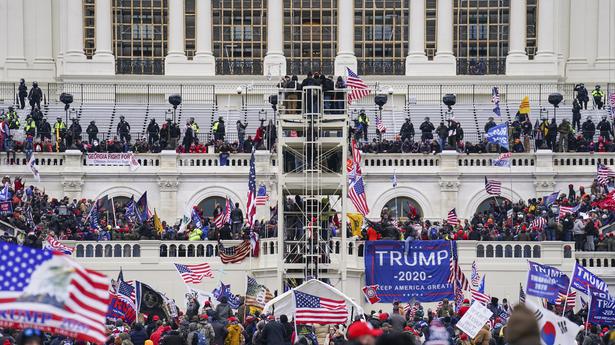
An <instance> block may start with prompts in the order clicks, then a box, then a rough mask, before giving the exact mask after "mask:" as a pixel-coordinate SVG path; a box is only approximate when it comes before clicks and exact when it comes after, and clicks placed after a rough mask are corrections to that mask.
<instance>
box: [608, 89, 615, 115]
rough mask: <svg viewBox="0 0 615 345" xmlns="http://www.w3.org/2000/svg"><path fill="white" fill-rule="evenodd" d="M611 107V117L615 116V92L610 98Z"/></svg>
mask: <svg viewBox="0 0 615 345" xmlns="http://www.w3.org/2000/svg"><path fill="white" fill-rule="evenodd" d="M609 105H610V106H611V116H615V92H611V96H610V97H609Z"/></svg>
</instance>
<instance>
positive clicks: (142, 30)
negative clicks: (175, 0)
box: [112, 0, 168, 74]
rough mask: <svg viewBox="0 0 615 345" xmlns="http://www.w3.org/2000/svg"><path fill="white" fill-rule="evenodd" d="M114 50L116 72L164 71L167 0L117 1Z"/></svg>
mask: <svg viewBox="0 0 615 345" xmlns="http://www.w3.org/2000/svg"><path fill="white" fill-rule="evenodd" d="M112 6H113V8H112V10H113V53H114V54H115V63H116V73H117V74H164V58H165V56H166V52H167V6H168V4H167V0H133V1H129V0H114V1H113V3H112Z"/></svg>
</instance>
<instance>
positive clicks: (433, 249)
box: [365, 241, 454, 303]
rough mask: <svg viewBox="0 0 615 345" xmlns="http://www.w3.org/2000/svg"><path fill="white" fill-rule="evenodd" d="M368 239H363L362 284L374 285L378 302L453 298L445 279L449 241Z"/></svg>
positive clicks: (449, 249) (448, 264)
mask: <svg viewBox="0 0 615 345" xmlns="http://www.w3.org/2000/svg"><path fill="white" fill-rule="evenodd" d="M408 243H409V245H407V246H406V242H404V241H368V242H366V243H365V284H366V285H368V286H369V285H378V297H379V298H380V300H381V302H384V303H388V302H394V301H410V300H412V299H415V300H416V301H419V302H437V301H441V300H442V299H443V298H448V299H451V300H452V299H453V298H454V294H453V286H452V284H449V283H448V276H449V273H450V259H451V255H450V254H451V253H450V251H451V244H450V242H449V241H411V242H408Z"/></svg>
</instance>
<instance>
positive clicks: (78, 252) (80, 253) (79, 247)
mask: <svg viewBox="0 0 615 345" xmlns="http://www.w3.org/2000/svg"><path fill="white" fill-rule="evenodd" d="M77 257H78V258H82V257H83V246H82V245H78V246H77Z"/></svg>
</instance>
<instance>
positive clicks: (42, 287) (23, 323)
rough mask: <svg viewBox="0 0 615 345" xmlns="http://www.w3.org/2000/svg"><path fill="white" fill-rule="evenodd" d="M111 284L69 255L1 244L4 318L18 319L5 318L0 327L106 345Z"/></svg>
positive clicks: (1, 308) (0, 283)
mask: <svg viewBox="0 0 615 345" xmlns="http://www.w3.org/2000/svg"><path fill="white" fill-rule="evenodd" d="M109 283H110V280H109V278H108V277H106V276H105V275H103V274H101V273H99V272H96V271H93V270H89V269H86V268H84V267H82V266H81V265H79V264H78V263H76V262H75V261H73V260H72V259H71V258H70V257H69V256H66V255H63V254H60V253H57V252H52V251H49V250H40V249H34V248H28V247H23V246H18V245H14V244H9V243H3V244H1V245H0V314H4V315H12V313H15V315H16V316H17V315H20V317H14V318H12V317H5V318H2V319H1V320H0V327H4V328H18V329H19V328H37V329H41V330H44V331H45V332H50V333H57V334H63V335H66V336H69V337H71V338H75V339H77V340H83V341H89V342H94V343H98V344H103V343H105V341H106V340H107V336H106V334H105V332H106V328H105V316H106V314H107V309H108V305H109ZM24 313H27V314H29V315H31V317H23V316H24V315H26V314H24ZM22 314H23V315H22Z"/></svg>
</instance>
